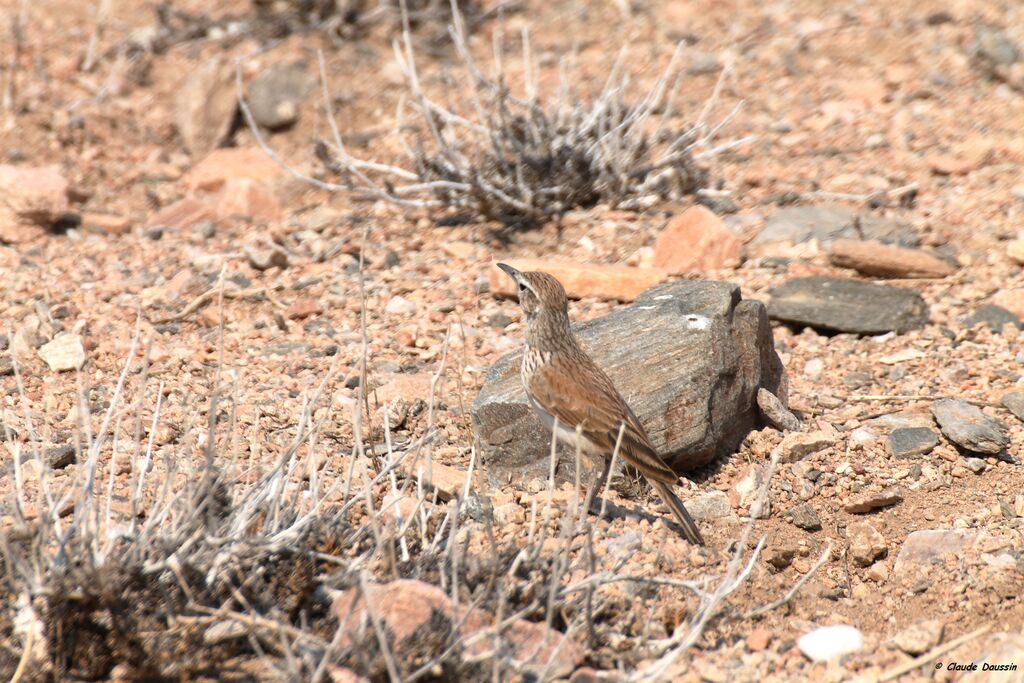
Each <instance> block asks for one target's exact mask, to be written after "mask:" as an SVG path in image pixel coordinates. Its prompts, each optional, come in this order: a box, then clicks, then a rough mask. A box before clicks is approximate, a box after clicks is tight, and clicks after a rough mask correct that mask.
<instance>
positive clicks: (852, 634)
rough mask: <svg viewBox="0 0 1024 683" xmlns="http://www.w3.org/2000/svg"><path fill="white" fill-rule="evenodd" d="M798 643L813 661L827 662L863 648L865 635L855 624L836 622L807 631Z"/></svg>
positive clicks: (801, 649)
mask: <svg viewBox="0 0 1024 683" xmlns="http://www.w3.org/2000/svg"><path fill="white" fill-rule="evenodd" d="M796 644H797V647H799V648H800V652H803V653H804V655H805V656H806V657H807V658H808V659H810V660H811V661H812V662H827V661H828V660H830V659H832V658H834V657H840V656H842V655H847V654H850V653H851V652H857V651H858V650H860V649H861V648H863V647H864V636H863V635H862V634H861V632H860V631H859V630H857V629H856V628H854V627H853V626H848V625H847V624H834V625H832V626H822V627H821V628H819V629H815V630H813V631H811V632H810V633H805V634H804V635H802V636H801V637H800V640H798V641H797V643H796Z"/></svg>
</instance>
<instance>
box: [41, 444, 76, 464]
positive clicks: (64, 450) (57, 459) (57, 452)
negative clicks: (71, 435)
mask: <svg viewBox="0 0 1024 683" xmlns="http://www.w3.org/2000/svg"><path fill="white" fill-rule="evenodd" d="M44 455H45V456H46V460H47V462H49V463H50V467H51V468H53V469H55V470H60V469H64V468H65V467H67V466H68V465H70V464H71V463H73V462H75V446H74V444H70V443H67V444H64V445H63V446H55V447H54V448H47V449H46V452H45V453H44Z"/></svg>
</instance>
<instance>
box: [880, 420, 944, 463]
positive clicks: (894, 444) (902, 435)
mask: <svg viewBox="0 0 1024 683" xmlns="http://www.w3.org/2000/svg"><path fill="white" fill-rule="evenodd" d="M938 445H939V435H938V434H936V433H935V432H934V431H933V430H931V429H928V428H927V427H900V428H898V429H894V430H892V432H890V433H889V450H890V451H892V454H893V455H894V456H896V457H897V458H911V457H913V456H915V455H924V454H925V453H929V452H931V450H932V449H933V448H935V447H936V446H938Z"/></svg>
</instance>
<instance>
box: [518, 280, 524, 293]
mask: <svg viewBox="0 0 1024 683" xmlns="http://www.w3.org/2000/svg"><path fill="white" fill-rule="evenodd" d="M519 291H520V292H525V291H526V285H524V284H523V283H522V282H520V283H519Z"/></svg>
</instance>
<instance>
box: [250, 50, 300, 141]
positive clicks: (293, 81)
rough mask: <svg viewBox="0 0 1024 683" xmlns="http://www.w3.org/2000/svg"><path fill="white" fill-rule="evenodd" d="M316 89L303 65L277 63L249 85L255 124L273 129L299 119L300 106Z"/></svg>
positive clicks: (284, 126)
mask: <svg viewBox="0 0 1024 683" xmlns="http://www.w3.org/2000/svg"><path fill="white" fill-rule="evenodd" d="M315 87H316V80H315V79H314V78H313V77H312V76H311V75H310V74H309V72H308V71H307V70H306V66H305V65H304V64H275V65H274V66H271V67H270V68H269V69H267V70H266V71H264V72H263V73H261V74H260V75H259V76H257V77H256V79H255V80H254V81H253V82H252V84H251V85H250V86H249V98H248V99H249V108H250V109H251V110H252V117H253V118H254V119H256V123H258V124H259V125H261V126H264V127H265V128H269V129H271V130H278V129H281V128H287V127H288V126H290V125H292V124H293V123H295V122H296V121H297V120H298V119H299V106H300V105H301V104H302V101H303V100H305V99H306V97H308V96H309V94H310V93H311V92H313V89H314V88H315Z"/></svg>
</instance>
